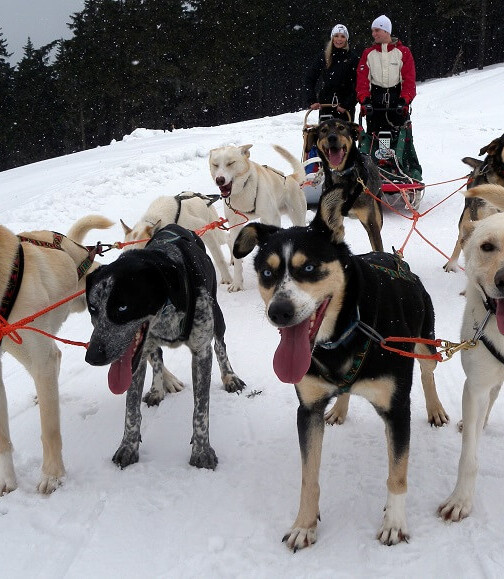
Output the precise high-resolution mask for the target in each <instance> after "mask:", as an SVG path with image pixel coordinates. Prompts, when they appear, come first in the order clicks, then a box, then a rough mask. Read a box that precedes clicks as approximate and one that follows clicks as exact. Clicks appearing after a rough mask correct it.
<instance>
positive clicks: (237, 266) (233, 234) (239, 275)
mask: <svg viewBox="0 0 504 579" xmlns="http://www.w3.org/2000/svg"><path fill="white" fill-rule="evenodd" d="M226 213H227V212H226ZM228 219H229V222H230V225H231V219H230V218H229V217H228ZM233 221H235V222H236V217H235V219H234V220H233ZM240 229H241V228H240V227H233V228H232V229H231V230H230V231H229V247H231V248H233V247H234V243H235V241H236V238H237V237H238V233H239V232H240ZM231 255H233V254H232V252H231ZM233 270H234V272H233V281H232V282H231V284H230V285H229V287H228V292H238V291H241V290H243V263H242V260H241V259H237V258H234V266H233Z"/></svg>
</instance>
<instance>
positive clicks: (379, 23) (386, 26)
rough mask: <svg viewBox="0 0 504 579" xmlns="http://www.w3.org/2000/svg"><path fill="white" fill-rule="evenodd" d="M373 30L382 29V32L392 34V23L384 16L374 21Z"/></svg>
mask: <svg viewBox="0 0 504 579" xmlns="http://www.w3.org/2000/svg"><path fill="white" fill-rule="evenodd" d="M371 28H381V29H382V30H385V32H388V33H389V34H392V22H390V18H387V17H386V16H385V14H382V15H381V16H378V18H376V19H375V20H373V24H371Z"/></svg>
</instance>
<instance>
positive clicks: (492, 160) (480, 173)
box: [443, 134, 504, 271]
mask: <svg viewBox="0 0 504 579" xmlns="http://www.w3.org/2000/svg"><path fill="white" fill-rule="evenodd" d="M479 154H480V155H485V154H486V155H487V156H486V158H485V160H484V161H480V160H479V159H474V158H473V157H464V158H463V159H462V162H463V163H465V164H466V165H469V167H471V168H472V171H471V174H470V175H469V179H468V181H467V189H472V188H473V187H477V186H478V185H484V184H486V183H491V184H495V185H501V186H502V187H504V134H502V135H501V136H500V137H498V138H497V139H494V140H493V141H492V142H491V143H490V144H488V145H486V146H484V147H483V148H482V149H480V152H479ZM497 211H498V209H496V208H495V207H493V206H491V205H489V204H488V203H487V202H486V201H485V200H484V199H481V198H479V197H466V198H465V202H464V209H463V211H462V215H461V216H460V219H459V224H458V230H459V234H458V238H457V242H456V243H455V247H454V248H453V252H452V254H451V257H450V259H449V261H448V262H447V263H446V264H445V265H444V266H443V269H444V270H445V271H457V269H458V258H459V256H460V252H461V251H462V246H461V239H462V232H463V230H464V226H465V225H466V224H467V223H468V222H470V221H479V220H480V219H484V218H485V217H488V216H489V215H492V214H493V213H496V212H497Z"/></svg>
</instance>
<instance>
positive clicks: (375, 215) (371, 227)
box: [351, 202, 383, 251]
mask: <svg viewBox="0 0 504 579" xmlns="http://www.w3.org/2000/svg"><path fill="white" fill-rule="evenodd" d="M376 205H377V203H376V202H374V203H373V210H370V209H369V208H362V209H361V208H353V209H352V211H351V213H353V214H354V215H356V216H357V219H358V220H359V221H360V222H361V223H362V226H363V227H364V229H365V230H366V232H367V234H368V237H369V243H370V244H371V248H372V249H373V251H383V241H382V238H381V229H382V226H383V218H382V215H381V213H380V210H379V208H378V207H376Z"/></svg>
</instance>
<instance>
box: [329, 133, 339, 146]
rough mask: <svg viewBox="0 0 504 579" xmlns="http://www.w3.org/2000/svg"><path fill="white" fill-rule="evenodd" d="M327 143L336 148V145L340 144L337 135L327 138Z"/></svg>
mask: <svg viewBox="0 0 504 579" xmlns="http://www.w3.org/2000/svg"><path fill="white" fill-rule="evenodd" d="M327 142H328V143H329V144H330V145H331V146H334V145H336V144H337V143H338V139H337V137H336V135H329V136H328V137H327Z"/></svg>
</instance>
